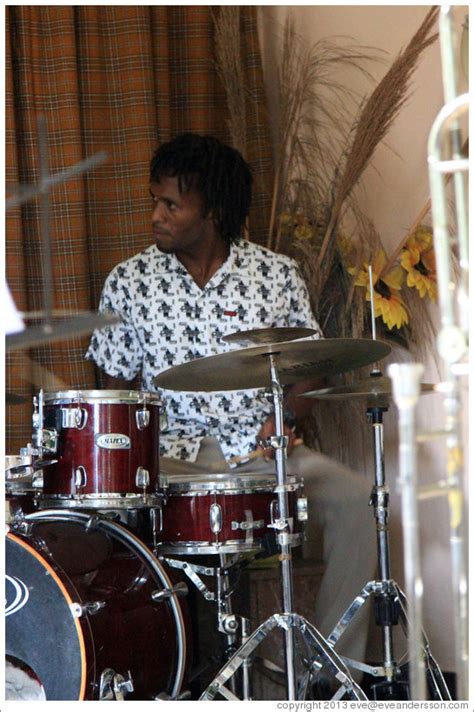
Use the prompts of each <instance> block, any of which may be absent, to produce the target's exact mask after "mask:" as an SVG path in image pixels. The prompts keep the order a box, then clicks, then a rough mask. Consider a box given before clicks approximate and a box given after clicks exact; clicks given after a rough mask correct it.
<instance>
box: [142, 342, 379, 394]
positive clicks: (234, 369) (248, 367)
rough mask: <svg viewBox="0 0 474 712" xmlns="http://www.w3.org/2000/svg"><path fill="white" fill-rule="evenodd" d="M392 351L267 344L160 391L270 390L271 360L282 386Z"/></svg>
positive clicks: (189, 369)
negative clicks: (271, 359)
mask: <svg viewBox="0 0 474 712" xmlns="http://www.w3.org/2000/svg"><path fill="white" fill-rule="evenodd" d="M390 351H391V347H390V346H389V345H388V344H386V343H385V342H383V341H373V340H371V339H318V340H314V341H290V342H288V343H282V344H266V345H265V346H255V347H252V348H247V349H239V350H236V351H229V352H227V353H222V354H217V355H216V356H207V357H204V358H198V359H195V360H194V361H190V362H189V363H184V364H181V365H180V366H174V367H173V368H169V369H167V370H166V371H163V372H162V373H160V374H159V375H158V376H157V377H156V378H155V379H154V382H155V384H156V385H157V386H158V387H159V388H169V389H171V390H176V391H233V390H240V389H246V388H264V387H266V386H270V385H271V375H270V355H273V356H274V360H275V364H276V367H277V369H278V376H279V379H280V382H281V383H282V384H290V383H297V382H298V381H302V380H304V379H306V378H314V377H317V376H327V375H331V374H335V373H343V372H344V371H351V370H352V369H355V368H360V367H361V366H366V365H368V364H370V363H373V362H374V361H378V360H379V359H381V358H384V357H385V356H387V355H388V354H389V353H390Z"/></svg>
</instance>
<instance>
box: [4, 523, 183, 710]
mask: <svg viewBox="0 0 474 712" xmlns="http://www.w3.org/2000/svg"><path fill="white" fill-rule="evenodd" d="M21 529H22V530H23V532H25V531H26V533H20V530H21ZM5 595H6V611H5V614H6V625H5V628H6V630H5V637H6V655H7V660H8V661H9V663H10V669H11V664H12V661H13V666H14V670H15V669H16V670H17V671H18V673H19V675H21V672H20V671H21V670H28V671H29V674H30V676H31V677H33V678H34V679H36V680H37V681H38V683H39V685H40V686H42V688H43V690H44V695H45V697H46V699H47V700H107V699H123V698H126V699H135V700H153V699H170V698H171V699H177V698H178V697H179V696H180V692H181V690H182V685H183V683H184V676H185V670H186V667H187V654H188V653H187V649H188V646H187V640H186V638H187V630H188V628H189V625H188V623H187V621H188V618H187V612H186V609H185V607H184V606H183V599H181V598H180V599H178V596H177V593H176V592H175V591H174V589H173V584H172V582H171V580H170V578H169V576H168V575H167V573H166V571H165V569H164V568H163V566H162V564H161V563H160V562H159V561H158V559H157V558H156V557H155V556H153V554H152V553H151V552H150V551H149V550H148V549H147V548H146V547H145V546H144V545H143V544H142V543H141V542H140V540H139V539H137V538H136V537H135V536H134V535H133V534H131V533H130V532H129V531H128V530H127V529H125V528H124V527H122V526H121V525H119V524H117V523H115V522H112V521H110V520H108V519H105V518H102V517H97V516H89V515H87V514H86V513H82V512H69V511H67V512H58V511H47V512H41V513H35V514H32V515H30V516H27V517H26V518H25V519H24V520H23V523H22V524H21V523H20V524H19V525H18V526H17V527H16V530H11V531H10V532H9V533H8V534H7V542H6V590H5ZM185 621H186V625H185ZM23 699H24V698H23Z"/></svg>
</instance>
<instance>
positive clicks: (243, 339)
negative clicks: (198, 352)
mask: <svg viewBox="0 0 474 712" xmlns="http://www.w3.org/2000/svg"><path fill="white" fill-rule="evenodd" d="M315 333H316V329H303V328H298V327H293V326H277V327H274V328H273V329H251V330H250V331H235V332H234V333H233V334H228V335H227V336H223V337H222V341H227V342H228V343H231V344H234V343H235V344H242V345H244V344H245V345H247V346H248V345H249V344H281V343H283V342H284V341H295V340H296V339H305V338H307V337H309V336H312V335H313V334H315Z"/></svg>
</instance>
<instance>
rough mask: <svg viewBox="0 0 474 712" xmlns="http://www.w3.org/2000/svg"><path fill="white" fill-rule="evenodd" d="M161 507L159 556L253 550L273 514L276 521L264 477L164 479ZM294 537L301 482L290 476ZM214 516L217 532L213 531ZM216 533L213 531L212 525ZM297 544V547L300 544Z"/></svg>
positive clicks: (272, 484)
mask: <svg viewBox="0 0 474 712" xmlns="http://www.w3.org/2000/svg"><path fill="white" fill-rule="evenodd" d="M160 481H161V485H162V489H163V493H164V497H165V504H164V506H163V509H162V515H163V525H162V531H161V532H160V535H159V537H160V542H161V543H160V544H159V549H160V551H161V552H167V553H171V552H173V553H175V554H217V553H237V552H243V551H255V550H258V549H260V548H261V545H262V541H261V540H262V539H263V537H264V536H265V535H267V534H268V533H269V532H272V531H274V530H273V529H272V528H270V527H269V525H270V524H271V521H272V510H273V513H274V514H275V516H278V510H277V504H278V495H277V494H276V493H275V488H276V481H275V478H274V477H271V476H270V475H268V474H262V473H240V474H238V475H233V474H228V473H226V474H217V475H216V474H209V475H194V474H193V475H163V476H162V477H161V478H160ZM288 484H289V488H290V490H291V491H289V492H288V508H289V516H290V518H292V523H293V530H292V533H299V532H301V522H300V521H299V520H298V515H297V498H298V490H299V489H300V488H301V487H302V481H301V478H297V477H295V476H288ZM213 512H215V513H216V515H217V516H218V517H220V530H219V531H213V530H212V528H211V527H212V525H211V519H212V515H213ZM216 528H217V526H216ZM298 543H300V542H298Z"/></svg>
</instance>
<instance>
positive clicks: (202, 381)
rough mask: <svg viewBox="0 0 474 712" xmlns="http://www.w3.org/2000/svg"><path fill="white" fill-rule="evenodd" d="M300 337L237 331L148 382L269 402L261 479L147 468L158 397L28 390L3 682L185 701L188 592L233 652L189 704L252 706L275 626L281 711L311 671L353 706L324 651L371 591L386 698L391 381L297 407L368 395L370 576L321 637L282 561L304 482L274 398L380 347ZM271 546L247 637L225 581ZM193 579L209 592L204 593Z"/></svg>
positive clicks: (297, 530) (364, 359)
mask: <svg viewBox="0 0 474 712" xmlns="http://www.w3.org/2000/svg"><path fill="white" fill-rule="evenodd" d="M306 336H308V330H295V329H288V330H285V329H265V330H257V331H254V332H240V333H239V334H237V335H232V336H231V338H229V339H228V341H230V342H232V341H233V342H234V343H239V344H243V345H244V348H240V349H237V350H233V351H230V352H227V353H223V354H219V355H217V356H210V357H205V358H202V359H197V360H195V361H192V362H189V363H186V364H183V365H179V366H176V367H174V368H171V369H169V370H168V371H165V372H163V373H161V374H159V375H158V376H157V377H156V379H155V383H156V385H157V387H158V388H170V389H175V390H187V391H189V390H193V391H213V390H214V391H222V390H233V389H237V388H238V389H242V388H254V387H257V388H264V389H266V392H267V396H268V398H269V399H270V400H271V401H272V402H273V408H274V415H275V431H276V432H275V434H274V435H273V436H272V437H271V438H269V441H267V442H264V443H261V444H262V446H263V447H265V448H268V447H271V448H273V450H274V453H275V477H273V476H272V475H269V474H265V475H263V474H261V473H249V472H245V473H240V474H239V473H238V472H237V474H235V475H234V474H233V473H232V472H228V473H222V474H209V475H208V476H206V475H202V474H192V473H190V474H188V475H173V474H167V473H166V472H162V471H160V459H159V456H158V453H159V437H160V431H162V430H163V428H165V427H166V421H165V415H164V413H163V408H162V403H161V401H160V398H159V395H158V393H148V392H141V391H107V390H105V391H100V390H90V391H85V390H84V391H62V392H53V393H43V391H42V390H41V391H40V392H39V394H38V395H37V396H35V398H34V399H33V437H32V443H29V444H28V445H27V447H25V448H23V449H22V450H21V452H20V455H19V456H10V457H8V458H7V463H6V507H7V510H6V511H7V514H6V519H7V524H8V526H7V546H6V551H7V555H6V579H7V584H6V655H7V661H8V665H9V668H10V670H11V671H13V673H12V680H15V681H16V680H17V679H19V678H21V675H22V674H24V675H28V679H29V681H30V682H31V679H34V680H35V681H36V682H37V685H38V689H39V690H40V691H41V695H43V698H45V699H48V700H49V699H53V700H54V699H56V700H59V699H61V700H69V699H71V700H72V699H74V700H120V699H125V698H127V699H140V700H153V699H173V700H177V699H187V698H189V696H190V693H189V688H188V681H189V677H190V669H191V666H192V661H191V653H190V650H191V642H192V641H191V637H192V636H191V623H190V620H191V616H190V612H189V607H188V606H187V603H186V594H187V592H188V586H187V583H188V584H191V585H193V586H195V587H196V589H197V590H198V591H199V592H200V593H201V594H202V595H203V596H204V598H205V599H206V600H208V601H213V602H215V604H216V606H217V611H218V630H219V632H220V633H223V634H225V635H226V637H227V642H228V643H229V645H230V651H231V652H230V653H229V655H228V658H227V659H226V661H225V663H224V666H223V667H221V669H220V670H219V671H218V672H217V674H216V676H215V677H214V679H213V680H212V682H211V683H210V684H209V685H208V686H207V687H206V689H205V690H204V691H202V690H201V691H200V693H199V694H200V699H202V700H208V699H215V698H217V697H222V698H224V699H228V700H237V699H251V672H252V660H253V657H254V655H255V650H256V648H257V647H258V646H259V645H260V643H261V642H262V641H263V640H264V639H265V638H266V637H267V636H268V635H269V634H270V633H271V632H272V631H273V630H275V629H280V630H281V631H282V632H283V640H284V659H285V679H286V694H287V699H289V700H292V699H308V695H309V696H310V695H311V694H312V693H311V689H312V685H313V683H314V682H315V681H316V680H317V677H318V673H319V671H320V670H321V668H322V666H323V665H324V666H325V670H328V671H329V673H330V674H331V675H332V676H333V678H334V680H335V681H336V682H337V691H336V692H335V696H334V697H333V699H336V700H337V699H342V698H345V699H355V700H360V699H367V698H366V696H365V694H364V692H363V691H362V689H361V688H360V687H359V685H358V684H357V683H356V682H355V681H354V679H353V678H352V676H351V674H350V672H349V665H352V664H353V663H354V661H346V660H345V659H344V658H342V657H340V656H339V655H338V654H337V653H336V652H335V650H334V645H335V642H336V641H337V640H338V638H339V637H340V635H341V634H342V632H343V630H344V629H345V628H346V627H347V625H349V624H350V621H351V619H352V617H353V615H355V612H356V611H357V610H358V608H360V606H361V605H363V603H364V602H365V600H366V599H367V598H368V597H369V596H370V595H372V594H373V595H374V596H376V598H377V600H378V601H379V604H378V610H379V613H380V615H379V617H381V619H382V622H381V625H382V626H383V631H384V641H385V649H384V657H385V661H384V665H383V666H382V667H381V668H380V669H379V670H378V671H376V672H372V674H379V675H383V676H384V678H385V682H386V683H387V684H388V685H389V686H390V691H391V694H392V699H394V698H396V697H395V695H396V694H397V693H398V692H399V690H397V689H396V673H397V665H396V662H395V660H394V656H393V650H392V647H391V646H392V644H391V628H392V626H393V625H394V624H395V622H396V621H395V620H394V617H393V616H394V615H395V614H394V613H393V611H394V610H395V609H397V611H399V610H401V611H402V614H401V617H402V618H403V615H404V614H403V606H399V605H398V604H399V602H400V600H402V598H403V596H402V593H401V591H400V589H399V587H398V586H397V585H396V584H395V583H394V582H392V581H391V579H390V571H389V565H388V557H389V554H388V539H387V507H388V495H387V490H386V487H385V482H384V480H383V475H382V474H381V473H383V459H381V458H382V457H383V455H382V452H383V448H382V447H381V440H380V437H381V434H380V428H379V427H378V425H380V424H381V413H382V412H383V411H384V410H386V409H387V407H388V405H387V404H388V401H389V399H390V388H389V384H388V382H387V381H386V379H384V378H383V376H382V375H381V373H380V372H379V371H377V372H373V374H375V373H377V375H371V377H370V378H369V379H368V380H367V381H364V382H361V383H360V384H356V385H355V386H347V387H346V386H342V387H336V388H333V389H325V390H323V391H316V392H310V393H307V394H305V395H306V397H310V398H332V397H333V398H361V399H364V401H365V402H366V403H367V409H368V412H369V411H370V413H371V414H372V415H373V422H374V432H376V433H377V435H376V438H375V452H376V458H375V460H376V486H375V488H374V494H373V498H372V504H373V506H374V512H375V516H376V520H377V536H378V544H379V558H380V580H379V581H376V582H370V583H369V584H368V585H367V587H365V589H364V591H363V592H362V596H359V597H358V599H357V600H356V601H355V602H354V604H353V605H352V606H351V607H350V609H349V610H348V611H347V612H346V613H345V614H344V615H343V616H342V619H341V621H340V622H339V624H338V626H336V628H335V629H334V631H333V633H332V634H331V636H329V638H328V639H325V638H324V637H323V636H322V635H321V634H320V633H319V631H318V630H317V628H316V627H315V626H314V625H313V624H312V623H310V622H309V621H308V620H306V619H305V618H303V617H302V616H300V615H298V614H297V613H295V611H294V600H293V570H292V549H293V548H294V547H296V546H298V545H299V544H301V542H302V541H303V526H304V520H305V519H306V518H307V516H308V511H307V504H306V499H305V498H304V489H303V482H302V480H301V478H299V477H297V476H296V475H293V474H288V472H287V452H286V449H287V443H288V438H287V437H286V436H285V434H284V425H283V386H284V385H287V384H293V383H296V382H298V381H301V380H303V379H307V378H308V377H311V378H313V377H319V376H326V375H332V374H337V373H343V372H347V371H350V370H353V369H356V368H360V367H362V366H365V365H368V364H369V363H374V362H375V361H379V360H380V359H382V358H384V357H385V356H386V355H387V354H388V353H389V352H390V347H389V346H388V345H387V344H385V343H383V342H380V341H376V340H367V339H327V340H298V338H300V339H301V337H306ZM255 344H258V345H255ZM426 389H427V390H430V387H429V386H427V387H426ZM375 423H377V427H376V425H375ZM269 541H270V546H271V547H273V552H275V551H278V552H279V557H278V558H279V565H280V568H281V612H277V613H275V614H274V615H272V616H271V617H270V618H268V619H267V620H266V621H265V622H264V623H262V624H260V625H259V626H258V628H257V629H256V630H255V631H254V632H253V633H251V634H250V635H249V623H248V620H247V619H245V618H243V617H240V616H236V615H234V614H233V612H232V605H231V595H232V592H233V589H232V586H231V585H230V572H231V571H233V570H236V569H239V567H243V566H245V565H246V564H247V563H248V562H249V560H252V557H255V556H256V555H262V553H263V552H265V549H266V547H267V546H268V542H269ZM203 556H204V557H207V559H206V562H207V563H205V564H203V563H202V559H201V558H200V557H203ZM209 557H211V560H213V561H215V564H213V565H209V563H208V561H209ZM206 576H208V577H209V576H210V577H211V578H212V579H214V583H215V585H214V590H211V589H210V588H209V587H208V586H207V585H206V584H205V583H204V580H203V577H206ZM186 581H187V583H186ZM390 611H391V612H392V614H393V615H392V617H391V618H390V616H389V612H390ZM237 636H238V637H237ZM301 641H302V644H303V647H304V655H303V654H302V653H301V652H300V649H301V645H298V643H301ZM426 654H427V656H429V660H430V663H431V669H432V670H433V671H434V672H433V680H434V681H435V682H436V689H437V694H438V697H439V698H440V699H449V693H448V691H447V689H446V686H445V684H444V680H443V678H442V676H441V673H440V671H439V668H438V666H437V664H436V662H435V661H434V660H433V658H432V656H431V654H430V653H429V647H428V645H427V643H426ZM302 667H303V668H304V670H303V673H301V669H302ZM355 667H359V669H362V670H365V667H367V666H364V665H363V664H360V665H358V666H357V665H355ZM9 668H8V667H7V681H8V677H9V673H8V669H9ZM59 671H60V673H59ZM15 684H16V683H15ZM41 695H40V696H41ZM239 695H240V696H239ZM385 699H386V698H385Z"/></svg>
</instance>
